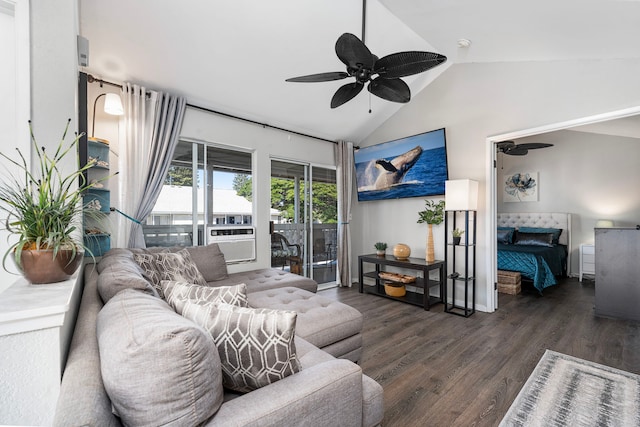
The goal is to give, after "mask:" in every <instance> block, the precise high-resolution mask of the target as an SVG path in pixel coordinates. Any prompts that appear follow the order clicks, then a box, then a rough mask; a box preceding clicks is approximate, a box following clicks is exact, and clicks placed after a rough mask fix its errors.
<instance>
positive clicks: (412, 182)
mask: <svg viewBox="0 0 640 427" xmlns="http://www.w3.org/2000/svg"><path fill="white" fill-rule="evenodd" d="M354 161H355V166H356V184H357V186H358V200H359V201H361V202H362V201H368V200H385V199H400V198H404V197H424V196H439V195H443V194H444V182H445V181H446V180H447V179H448V176H449V175H448V170H447V142H446V138H445V133H444V128H443V129H436V130H432V131H429V132H425V133H421V134H418V135H414V136H408V137H406V138H402V139H396V140H395V141H389V142H384V143H382V144H377V145H372V146H369V147H364V148H359V149H356V150H355V151H354Z"/></svg>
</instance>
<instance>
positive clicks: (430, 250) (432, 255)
mask: <svg viewBox="0 0 640 427" xmlns="http://www.w3.org/2000/svg"><path fill="white" fill-rule="evenodd" d="M428 225H429V234H427V254H426V257H425V260H426V261H427V262H433V261H435V260H436V252H435V249H434V247H433V246H434V245H433V224H428Z"/></svg>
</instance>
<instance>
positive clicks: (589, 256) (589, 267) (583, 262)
mask: <svg viewBox="0 0 640 427" xmlns="http://www.w3.org/2000/svg"><path fill="white" fill-rule="evenodd" d="M584 274H596V247H595V245H593V244H586V243H583V244H582V245H580V281H581V282H582V276H583V275H584Z"/></svg>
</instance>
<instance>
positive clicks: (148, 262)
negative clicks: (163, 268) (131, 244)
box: [133, 253, 164, 299]
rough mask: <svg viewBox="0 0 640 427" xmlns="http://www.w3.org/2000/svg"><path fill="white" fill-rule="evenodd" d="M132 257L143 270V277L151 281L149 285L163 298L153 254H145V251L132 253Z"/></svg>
mask: <svg viewBox="0 0 640 427" xmlns="http://www.w3.org/2000/svg"><path fill="white" fill-rule="evenodd" d="M133 259H134V260H135V261H136V263H137V264H138V265H139V266H140V268H141V269H142V271H143V272H144V275H145V277H146V278H147V280H148V281H149V283H151V285H152V286H153V287H154V288H155V290H156V292H158V295H160V298H162V299H164V295H163V294H162V288H161V287H160V272H159V271H158V269H157V268H156V260H155V255H153V254H145V253H134V254H133Z"/></svg>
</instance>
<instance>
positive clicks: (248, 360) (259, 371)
mask: <svg viewBox="0 0 640 427" xmlns="http://www.w3.org/2000/svg"><path fill="white" fill-rule="evenodd" d="M180 314H182V315H183V316H184V317H186V318H187V319H190V320H192V321H193V322H195V323H196V324H198V325H200V326H202V327H203V328H204V329H205V330H207V331H208V332H209V333H210V334H211V336H212V337H213V340H214V342H215V343H216V347H217V348H218V354H219V355H220V361H221V362H222V385H223V386H225V387H227V388H229V389H231V390H234V391H237V392H241V393H246V392H250V391H252V390H256V389H258V388H260V387H264V386H266V385H268V384H271V383H274V382H276V381H278V380H280V379H282V378H285V377H287V376H289V375H292V374H295V373H296V372H299V371H300V369H301V366H300V362H299V361H298V358H297V356H296V347H295V344H294V336H295V327H296V316H297V314H296V312H295V311H285V310H270V309H264V308H262V309H254V308H248V307H237V306H233V305H229V304H224V303H221V304H218V305H217V306H214V305H208V306H203V305H198V304H195V303H193V302H191V301H186V302H185V303H184V309H183V311H182V313H180Z"/></svg>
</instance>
